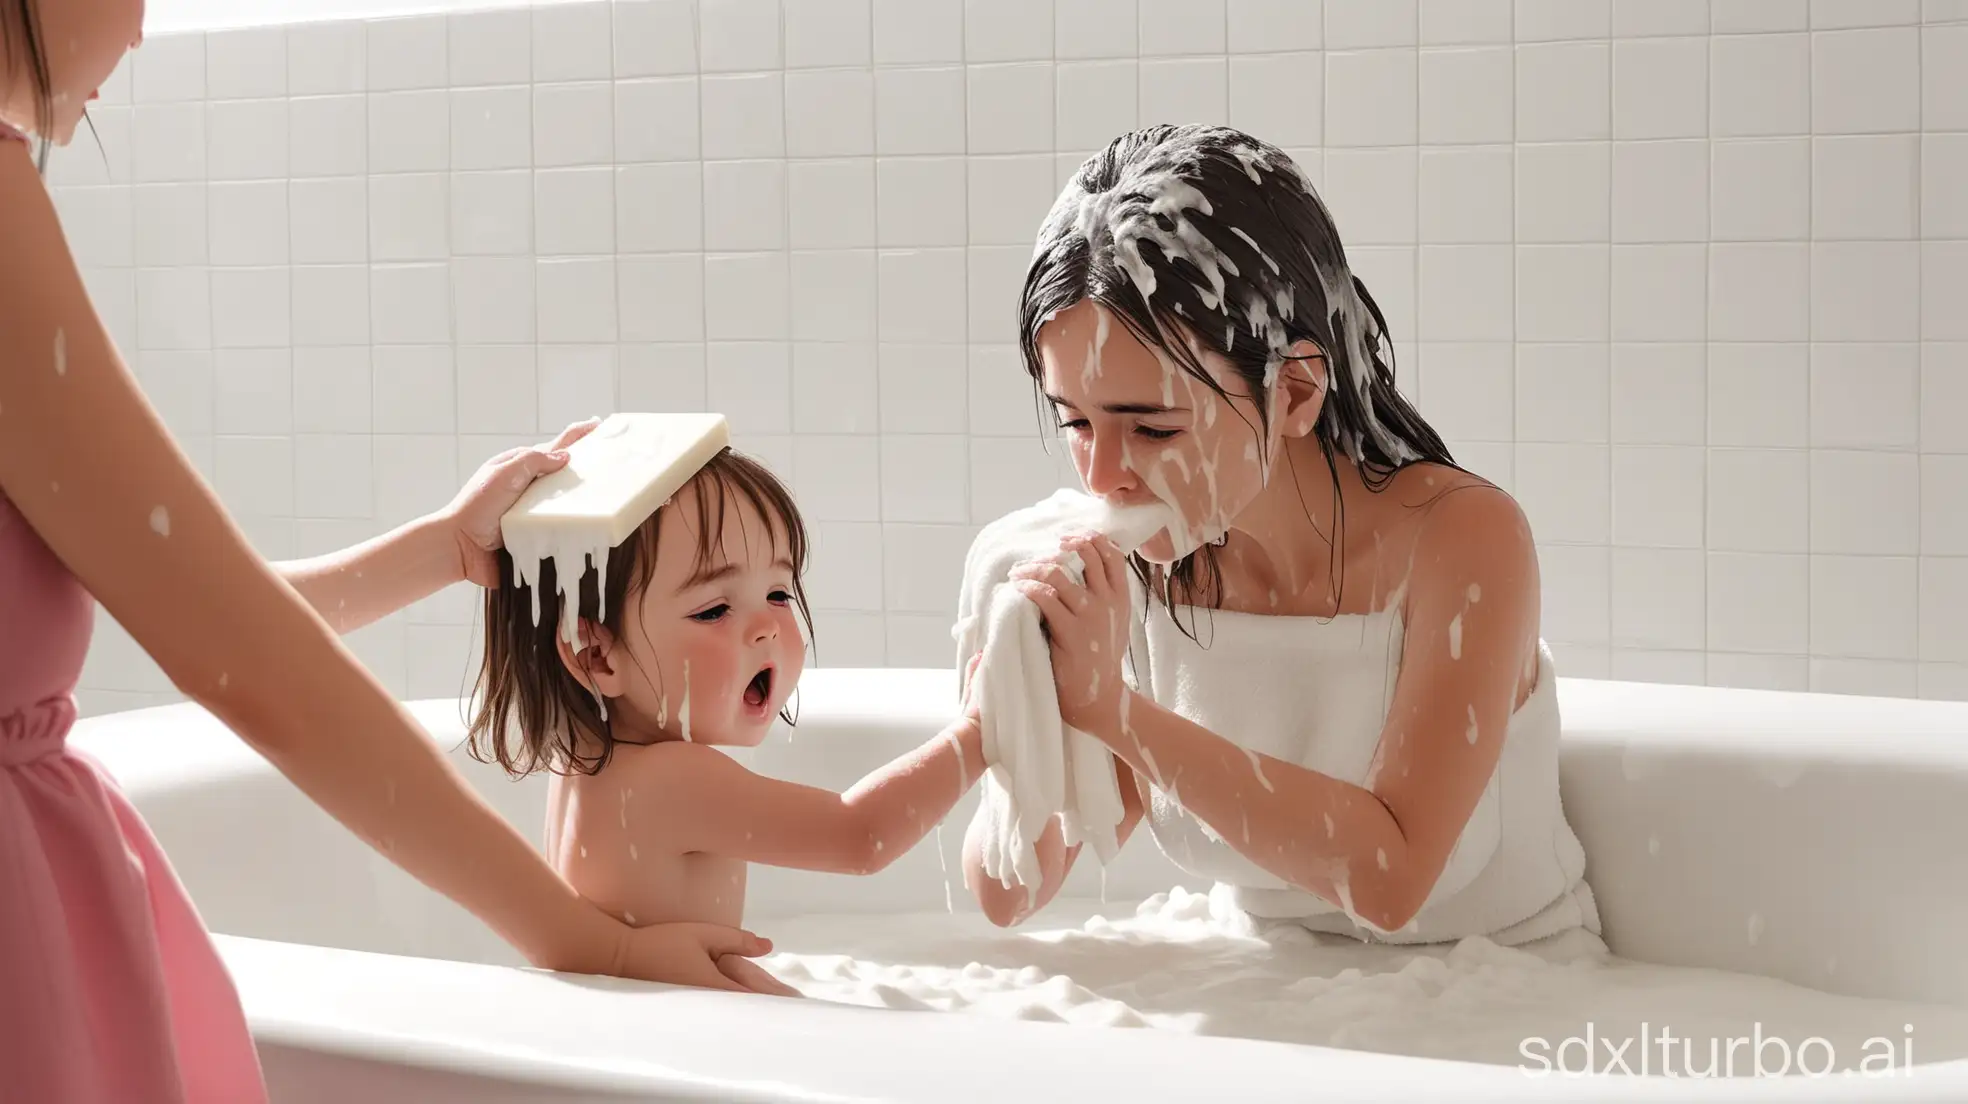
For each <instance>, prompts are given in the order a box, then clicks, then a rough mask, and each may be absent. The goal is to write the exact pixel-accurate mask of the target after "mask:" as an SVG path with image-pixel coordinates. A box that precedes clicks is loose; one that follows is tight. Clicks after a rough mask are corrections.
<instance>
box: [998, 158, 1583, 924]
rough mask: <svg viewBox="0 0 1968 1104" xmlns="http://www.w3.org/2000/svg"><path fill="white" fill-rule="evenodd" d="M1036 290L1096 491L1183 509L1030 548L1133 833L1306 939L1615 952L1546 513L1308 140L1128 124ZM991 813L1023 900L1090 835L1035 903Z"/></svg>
mask: <svg viewBox="0 0 1968 1104" xmlns="http://www.w3.org/2000/svg"><path fill="white" fill-rule="evenodd" d="M1019 311H1020V315H1019V318H1020V340H1021V342H1022V349H1023V354H1024V361H1025V368H1026V370H1027V371H1028V372H1029V373H1030V375H1031V376H1032V378H1033V379H1034V380H1035V381H1036V382H1037V384H1038V386H1039V388H1040V390H1041V393H1042V394H1043V395H1044V397H1045V399H1046V402H1047V405H1048V406H1049V407H1050V409H1051V411H1052V413H1053V414H1054V415H1055V416H1056V417H1057V420H1058V426H1059V430H1060V433H1061V434H1062V435H1063V436H1064V437H1065V438H1066V441H1067V444H1068V447H1069V448H1070V451H1071V454H1072V458H1073V463H1074V466H1075V467H1076V469H1077V470H1078V472H1079V475H1080V478H1081V480H1082V481H1083V482H1084V483H1085V485H1086V487H1087V489H1088V490H1089V491H1090V492H1091V493H1094V494H1097V495H1100V496H1103V497H1105V498H1107V499H1109V500H1112V501H1116V502H1120V503H1135V502H1150V501H1155V500H1160V501H1162V502H1165V503H1167V504H1168V505H1170V506H1171V507H1173V508H1174V510H1175V511H1176V513H1177V514H1179V516H1180V518H1181V521H1182V527H1181V528H1182V531H1181V532H1177V533H1174V534H1170V533H1167V532H1164V533H1163V534H1161V535H1158V536H1156V537H1155V538H1153V539H1151V540H1150V541H1149V542H1148V543H1147V544H1146V545H1145V546H1143V547H1142V548H1141V549H1140V550H1139V551H1138V553H1136V554H1135V555H1133V556H1131V557H1129V558H1128V559H1126V560H1123V558H1122V557H1121V556H1120V555H1119V554H1118V553H1117V551H1116V549H1115V548H1114V546H1113V545H1112V544H1111V543H1109V542H1108V541H1106V540H1105V539H1101V538H1087V537H1081V536H1073V537H1069V538H1068V539H1065V540H1064V541H1063V542H1062V543H1061V546H1060V548H1059V551H1058V553H1057V554H1055V555H1052V556H1048V557H1045V558H1042V559H1040V560H1036V561H1033V562H1030V563H1027V564H1024V565H1021V566H1020V567H1019V568H1017V569H1015V570H1014V572H1013V574H1014V576H1015V578H1016V580H1017V585H1019V586H1021V587H1023V588H1024V590H1025V592H1026V593H1027V594H1028V595H1029V596H1030V598H1031V599H1032V601H1033V602H1034V603H1035V604H1036V605H1037V606H1038V608H1039V610H1040V611H1041V614H1042V616H1043V617H1044V621H1045V624H1046V626H1047V628H1048V629H1049V631H1050V634H1051V641H1052V643H1051V650H1052V667H1053V673H1054V675H1055V678H1056V681H1057V685H1058V699H1059V709H1060V712H1061V714H1062V718H1063V719H1064V720H1065V721H1066V722H1067V723H1068V724H1071V725H1073V726H1074V727H1077V728H1079V729H1082V730H1084V731H1086V732H1088V733H1091V734H1093V735H1094V736H1096V737H1097V738H1099V739H1100V740H1101V741H1103V742H1104V743H1105V744H1106V746H1107V747H1108V748H1109V749H1111V750H1112V752H1113V753H1114V755H1115V757H1116V760H1115V770H1116V773H1117V774H1118V775H1119V779H1120V782H1121V790H1122V793H1123V794H1124V796H1125V798H1126V809H1127V811H1126V819H1125V820H1124V822H1123V823H1122V825H1121V833H1122V835H1121V838H1122V840H1123V841H1125V840H1126V839H1127V838H1128V835H1129V834H1130V833H1131V832H1132V831H1133V830H1134V829H1135V828H1136V827H1137V826H1138V825H1139V824H1140V823H1141V822H1143V821H1146V822H1147V824H1148V828H1149V831H1150V832H1151V833H1152V834H1153V836H1154V838H1155V841H1156V843H1157V844H1159V845H1160V846H1161V848H1162V849H1163V850H1164V851H1165V852H1166V853H1167V854H1168V855H1169V857H1170V858H1171V859H1172V860H1174V861H1175V862H1176V863H1177V864H1178V865H1180V866H1182V867H1184V868H1185V869H1187V870H1188V871H1190V872H1191V873H1193V874H1195V875H1197V876H1199V877H1202V878H1206V879H1210V880H1213V881H1215V882H1216V883H1218V885H1219V886H1220V887H1221V889H1222V891H1223V892H1224V893H1226V894H1227V895H1228V897H1229V898H1230V899H1231V900H1232V901H1233V902H1234V903H1235V904H1236V905H1238V906H1239V907H1241V908H1242V909H1243V910H1244V911H1246V912H1247V913H1249V914H1252V915H1254V916H1257V917H1265V918H1278V919H1291V920H1295V921H1297V922H1299V923H1302V924H1304V925H1306V926H1307V927H1310V928H1312V929H1314V930H1316V931H1321V932H1332V933H1341V934H1347V935H1353V936H1356V937H1359V938H1363V939H1375V940H1385V941H1390V942H1409V943H1420V942H1436V941H1450V940H1456V939H1460V938H1463V937H1466V936H1473V935H1482V936H1487V937H1489V938H1491V939H1494V940H1496V941H1498V942H1502V943H1507V944H1524V943H1529V942H1531V941H1534V940H1539V939H1543V938H1545V937H1550V936H1555V935H1558V934H1560V933H1565V932H1583V933H1589V934H1588V937H1587V942H1588V943H1591V942H1596V938H1594V937H1596V933H1597V931H1598V917H1597V913H1596V910H1595V909H1594V906H1593V900H1592V895H1591V892H1590V890H1589V888H1588V887H1587V885H1586V883H1585V881H1584V877H1583V875H1584V853H1583V850H1582V849H1581V848H1580V846H1579V842H1578V840H1577V838H1576V837H1575V836H1574V835H1573V833H1572V831H1571V829H1570V827H1569V826H1568V825H1567V824H1566V821H1565V817H1564V814H1563V811H1562V809H1561V808H1560V804H1559V796H1558V732H1559V723H1558V708H1557V702H1556V699H1555V687H1554V685H1553V677H1554V673H1553V668H1552V664H1551V657H1550V654H1549V652H1548V651H1547V650H1546V649H1545V648H1544V646H1543V644H1542V642H1541V640H1540V638H1539V634H1538V619H1539V582H1538V563H1537V553H1536V550H1535V548H1534V546H1533V543H1532V533H1531V527H1530V525H1529V524H1528V523H1527V522H1526V520H1525V517H1524V514H1523V512H1522V511H1521V510H1520V509H1519V507H1518V505H1517V503H1516V502H1515V501H1513V500H1512V499H1511V497H1510V496H1509V495H1508V494H1506V493H1505V492H1504V491H1502V490H1501V489H1499V488H1497V487H1496V486H1495V485H1494V484H1492V483H1490V482H1489V481H1487V480H1485V479H1482V478H1480V477H1478V476H1476V475H1474V474H1472V473H1470V472H1467V471H1464V470H1462V469H1460V468H1458V467H1456V466H1455V463H1454V461H1453V459H1452V458H1451V457H1450V455H1449V450H1448V449H1447V448H1446V447H1445V446H1444V445H1443V443H1442V440H1441V438H1440V436H1438V435H1437V433H1436V432H1435V430H1434V429H1432V428H1431V427H1430V426H1429V425H1428V423H1427V422H1426V421H1425V420H1423V418H1422V417H1421V415H1420V414H1419V413H1417V412H1416V410H1415V409H1414V407H1413V406H1412V405H1411V404H1410V403H1409V402H1408V400H1407V399H1406V398H1405V397H1403V396H1402V394H1401V393H1400V392H1399V391H1398V390H1396V388H1395V383H1394V379H1395V377H1394V371H1393V364H1392V348H1393V337H1392V335H1391V334H1389V332H1388V330H1387V322H1386V319H1385V317H1384V316H1383V315H1382V312H1381V310H1380V308H1379V306H1378V305H1377V304H1376V303H1375V302H1374V300H1373V298H1372V296H1371V295H1370V294H1369V293H1368V291H1367V288H1366V286H1365V284H1363V283H1362V282H1361V281H1360V280H1359V279H1358V278H1357V277H1355V276H1354V275H1353V273H1352V272H1351V271H1350V270H1349V269H1348V267H1347V261H1346V255H1345V251H1344V249H1343V248H1342V246H1341V244H1340V240H1339V234H1338V232H1337V230H1336V229H1335V228H1334V225H1333V222H1332V219H1331V217H1330V216H1329V215H1328V213H1327V212H1326V209H1325V207H1324V205H1323V204H1322V203H1321V202H1320V201H1319V199H1318V197H1317V195H1316V194H1315V193H1314V192H1313V189H1312V187H1311V186H1310V184H1308V183H1307V182H1306V181H1305V179H1304V178H1303V176H1301V175H1300V173H1299V172H1298V170H1297V168H1296V167H1295V166H1294V165H1293V163H1292V161H1291V159H1290V158H1289V157H1287V156H1286V155H1285V154H1284V153H1282V152H1281V151H1279V150H1277V149H1275V148H1273V147H1271V146H1269V145H1267V144H1265V143H1263V142H1261V141H1259V140H1257V139H1255V138H1252V137H1250V136H1248V135H1245V134H1242V133H1239V132H1237V131H1234V130H1230V129H1227V128H1223V127H1206V126H1187V127H1169V126H1158V127H1151V128H1147V129H1144V130H1141V131H1137V132H1134V133H1131V134H1127V135H1124V136H1122V137H1120V138H1118V139H1116V140H1114V141H1113V142H1112V143H1111V144H1110V145H1109V146H1108V147H1107V148H1106V149H1105V150H1104V151H1102V152H1101V153H1099V154H1097V155H1095V156H1094V157H1092V158H1090V159H1089V160H1088V161H1087V162H1086V163H1085V164H1084V165H1082V166H1081V168H1080V170H1079V172H1078V173H1077V174H1076V175H1075V176H1074V178H1073V180H1072V181H1071V183H1069V184H1068V185H1067V187H1066V189H1065V191H1064V192H1063V193H1062V194H1061V196H1060V197H1059V199H1058V201H1057V203H1056V204H1055V206H1054V208H1053V210H1052V213H1051V214H1050V215H1049V216H1048V217H1047V218H1046V220H1045V223H1044V225H1043V227H1042V228H1041V230H1040V232H1039V241H1038V247H1037V249H1036V250H1035V252H1034V258H1033V261H1032V263H1031V267H1030V271H1029V273H1028V275H1027V279H1026V283H1025V288H1024V294H1023V299H1022V301H1021V303H1020V308H1019ZM1072 555H1078V556H1081V557H1083V558H1084V559H1085V561H1086V563H1087V564H1088V565H1089V566H1088V568H1087V576H1086V581H1085V583H1084V584H1081V583H1080V582H1077V581H1075V578H1074V575H1073V574H1070V573H1069V572H1068V571H1067V570H1066V569H1065V567H1064V566H1062V561H1065V560H1066V557H1068V556H1072ZM1130 603H1131V604H1132V611H1133V613H1134V616H1132V617H1131V616H1129V613H1130ZM980 834H981V833H980V831H979V830H978V827H977V826H976V825H974V826H973V831H972V833H971V834H970V838H969V839H968V840H967V842H966V848H965V873H966V880H967V881H968V883H969V885H970V886H971V889H972V891H973V893H974V894H975V895H976V897H977V899H978V901H979V902H980V903H981V904H982V906H983V908H984V911H985V912H986V913H987V914H988V915H989V916H990V917H991V918H992V919H993V920H994V921H996V922H997V923H999V924H1015V923H1018V922H1019V921H1020V920H1022V919H1024V918H1025V916H1027V915H1029V913H1030V912H1031V911H1033V910H1035V909H1036V908H1038V907H1041V906H1043V905H1044V903H1045V902H1046V901H1047V900H1049V899H1050V898H1051V897H1052V896H1053V895H1054V894H1055V893H1056V892H1057V891H1058V889H1059V886H1060V884H1061V882H1062V881H1063V880H1064V878H1065V877H1066V873H1067V871H1068V870H1069V869H1070V868H1071V866H1072V864H1073V861H1074V859H1075V857H1076V854H1075V851H1076V849H1072V850H1069V849H1067V848H1066V847H1064V846H1063V845H1062V842H1061V835H1060V828H1059V825H1058V824H1057V823H1055V824H1053V825H1052V826H1050V827H1049V828H1048V829H1047V831H1046V832H1045V834H1044V836H1043V837H1042V838H1041V840H1040V842H1039V856H1040V860H1041V866H1042V869H1043V871H1044V878H1043V883H1042V885H1041V886H1040V887H1039V891H1038V893H1037V894H1035V895H1034V898H1033V903H1032V904H1030V905H1029V906H1028V904H1027V902H1026V894H1025V890H1024V888H1023V887H1020V886H1005V885H1002V884H999V883H998V882H997V881H995V880H993V879H991V878H989V877H986V876H984V875H983V874H982V861H981V855H980V839H979V836H980Z"/></svg>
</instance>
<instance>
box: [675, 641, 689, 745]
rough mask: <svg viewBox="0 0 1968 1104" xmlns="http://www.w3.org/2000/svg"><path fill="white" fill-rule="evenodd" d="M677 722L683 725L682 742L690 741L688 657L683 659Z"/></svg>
mask: <svg viewBox="0 0 1968 1104" xmlns="http://www.w3.org/2000/svg"><path fill="white" fill-rule="evenodd" d="M677 723H678V724H681V725H682V726H683V742H684V743H686V744H687V743H690V658H689V657H688V656H686V657H684V660H683V706H682V707H681V708H679V709H678V710H677Z"/></svg>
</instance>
